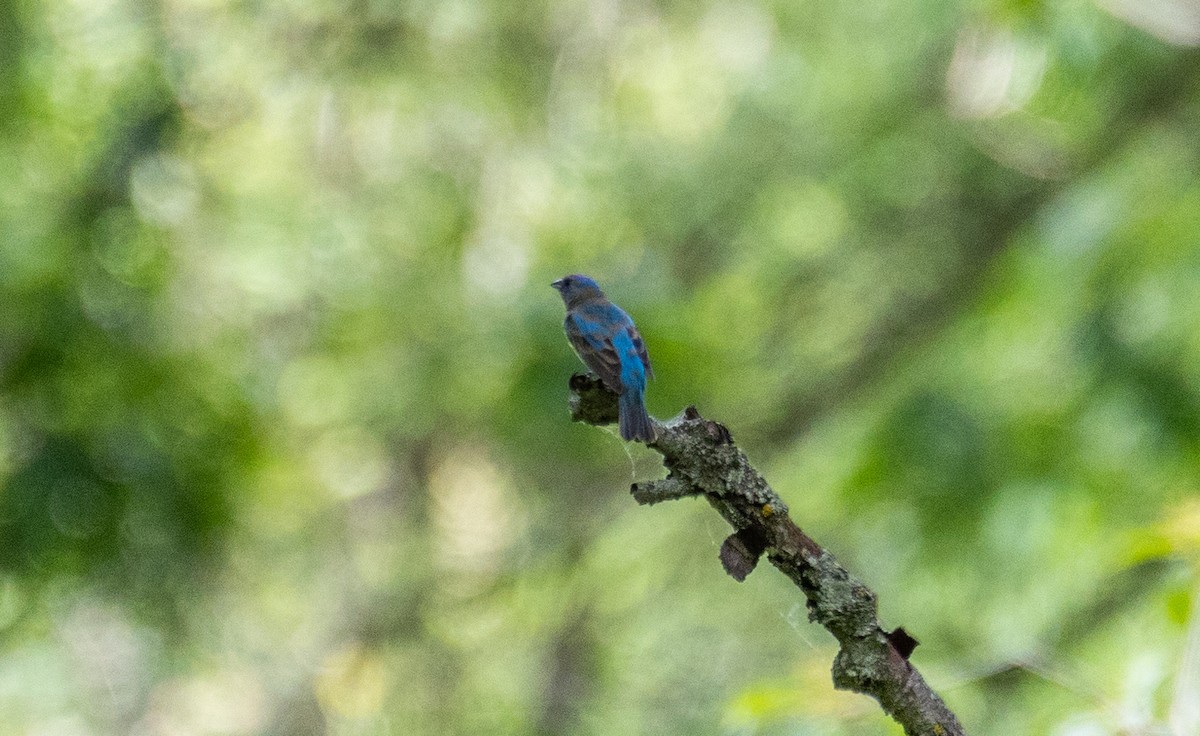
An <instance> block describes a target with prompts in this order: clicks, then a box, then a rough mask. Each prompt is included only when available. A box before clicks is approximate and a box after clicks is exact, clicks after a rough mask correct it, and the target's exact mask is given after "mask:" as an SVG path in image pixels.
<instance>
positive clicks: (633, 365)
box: [550, 274, 656, 442]
mask: <svg viewBox="0 0 1200 736" xmlns="http://www.w3.org/2000/svg"><path fill="white" fill-rule="evenodd" d="M550 285H551V286H553V287H554V288H555V289H558V292H559V293H560V294H562V298H563V302H564V303H565V304H566V305H567V319H566V321H565V322H564V323H563V328H564V329H566V331H567V340H568V341H570V343H571V347H573V348H575V353H576V354H578V355H579V359H580V360H582V361H583V364H584V365H586V366H587V367H588V368H590V369H591V370H592V371H594V372H595V373H596V375H598V376H600V380H601V381H603V382H604V385H605V386H607V387H608V388H609V389H610V390H612V391H613V392H614V393H616V394H617V395H618V397H619V398H618V399H617V408H618V411H619V427H620V432H621V439H625V440H638V441H640V442H653V441H654V438H655V436H656V433H655V429H654V422H653V421H652V420H651V419H650V415H649V414H647V413H646V398H645V397H646V378H654V371H653V370H652V369H651V368H650V356H648V355H647V354H646V344H645V343H644V342H642V336H641V335H639V334H638V331H637V328H636V327H634V326H633V320H632V319H630V318H629V315H628V314H625V311H624V310H622V309H621V308H620V307H618V306H617V305H616V304H613V303H612V302H610V301H609V300H608V298H607V297H605V296H604V292H603V291H600V286H599V285H597V284H596V282H595V281H593V280H592V279H590V278H588V277H587V276H584V275H582V274H572V275H570V276H563V277H562V278H561V279H559V280H558V281H555V282H554V283H553V284H550Z"/></svg>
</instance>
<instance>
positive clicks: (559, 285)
mask: <svg viewBox="0 0 1200 736" xmlns="http://www.w3.org/2000/svg"><path fill="white" fill-rule="evenodd" d="M562 282H563V280H562V279H555V280H554V281H551V282H550V285H551V286H553V287H554V288H555V289H558V290H559V291H562V285H563V284H562Z"/></svg>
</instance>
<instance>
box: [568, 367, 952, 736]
mask: <svg viewBox="0 0 1200 736" xmlns="http://www.w3.org/2000/svg"><path fill="white" fill-rule="evenodd" d="M570 389H571V397H570V407H571V417H572V419H573V420H574V421H577V422H585V423H587V424H593V425H601V424H611V423H612V422H613V421H615V420H616V416H617V397H616V395H615V394H613V393H611V392H609V391H608V390H607V389H605V388H604V386H603V385H602V384H601V382H600V380H599V379H598V378H596V377H595V376H592V375H581V374H576V375H574V376H572V377H571V381H570ZM657 428H658V438H657V439H656V440H655V441H654V442H652V443H650V444H649V447H651V448H652V449H654V450H657V451H658V452H659V453H660V454H662V456H663V464H664V465H665V466H666V468H667V470H668V471H669V474H668V476H667V477H666V478H664V479H663V480H657V481H651V482H649V483H636V484H634V485H633V487H632V488H631V489H630V490H631V492H632V493H633V497H634V499H635V500H637V502H638V503H640V504H652V503H659V502H661V501H669V500H674V499H678V498H684V497H686V496H704V498H705V499H706V500H707V501H708V502H709V503H710V504H712V506H713V508H715V509H716V510H717V512H718V513H720V514H721V516H723V517H725V520H726V521H728V522H729V523H730V524H731V525H732V526H733V528H734V530H735V531H734V533H733V534H732V535H730V536H729V538H728V539H726V540H725V542H724V544H722V545H721V553H720V558H721V564H722V565H723V566H724V568H725V571H726V572H727V573H728V574H729V575H730V576H731V577H733V578H734V579H736V580H739V581H741V580H744V579H745V578H746V576H747V575H749V574H750V572H751V571H752V570H753V569H754V567H755V566H756V565H757V563H758V560H759V558H760V557H761V556H762V555H763V554H764V553H766V555H767V559H768V560H770V561H771V564H772V565H774V566H775V567H777V568H778V569H779V570H780V572H782V573H783V574H784V575H787V576H788V577H789V578H791V580H792V582H794V583H795V584H796V585H797V586H799V587H800V589H801V590H802V591H804V595H805V596H806V597H807V598H808V616H809V619H810V620H812V621H815V622H817V623H819V624H821V625H822V626H824V627H825V628H826V629H828V630H829V632H830V633H831V634H833V636H834V637H835V638H836V639H837V640H838V643H839V644H840V646H841V651H839V652H838V655H837V657H836V658H835V659H834V662H833V685H834V687H836V688H838V689H839V690H850V691H853V692H857V693H862V694H864V695H870V696H871V697H873V698H875V699H876V700H877V701H879V704H880V706H882V707H883V710H884V712H886V713H887V714H888V715H890V716H891V717H892V718H893V719H895V720H896V722H897V723H899V724H900V725H901V726H903V727H904V732H905V733H906V734H909V736H956V735H961V734H964V733H965V732H964V731H963V728H962V726H961V725H960V724H959V722H958V719H957V718H955V716H954V714H953V713H952V712H951V711H950V709H949V708H947V707H946V704H945V703H944V702H942V699H941V698H940V697H938V695H937V694H936V693H935V692H933V690H932V689H931V688H930V687H929V685H928V684H926V682H925V679H924V678H923V677H921V673H919V672H918V671H917V670H916V668H914V667H913V666H912V665H911V664H910V663H909V661H908V656H909V655H910V654H911V653H912V650H913V648H914V647H915V646H916V645H917V641H916V640H915V639H913V638H912V637H911V636H909V635H908V633H907V632H905V631H904V629H896V630H894V631H891V632H888V631H885V630H884V629H883V627H882V626H880V624H879V618H878V614H877V609H876V602H875V593H873V592H872V591H871V590H870V589H869V588H867V586H865V585H863V584H862V583H861V582H859V581H858V580H857V579H855V578H854V576H852V575H851V574H850V573H849V572H848V571H847V570H846V568H844V567H842V566H841V564H839V563H838V561H837V560H836V559H834V557H833V555H832V554H830V553H829V552H828V551H826V550H825V549H823V548H822V547H821V545H819V544H817V543H816V542H815V541H813V540H812V538H810V537H809V536H808V535H807V534H805V533H804V532H803V531H801V530H800V528H799V527H798V526H796V524H795V523H794V522H793V521H792V520H791V518H790V517H789V516H788V513H787V511H788V509H787V505H786V504H784V502H783V501H782V500H781V499H780V498H779V496H778V495H776V494H775V491H773V490H771V487H770V486H769V485H767V482H766V481H765V480H764V479H763V477H762V476H761V475H759V473H758V471H756V470H755V469H754V468H753V467H752V466H751V465H750V461H749V460H747V459H746V455H745V454H744V453H743V452H742V451H741V450H739V449H738V448H737V446H736V445H734V444H733V438H732V436H731V435H730V434H729V430H727V429H726V428H725V427H724V426H722V425H720V424H718V423H717V422H713V421H709V420H707V419H704V418H703V417H701V416H700V413H699V412H698V411H696V408H695V407H688V408H687V409H686V410H684V412H683V413H682V414H681V415H679V416H678V417H676V418H675V419H672V420H671V421H669V422H667V423H665V424H663V423H657Z"/></svg>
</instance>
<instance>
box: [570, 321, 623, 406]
mask: <svg viewBox="0 0 1200 736" xmlns="http://www.w3.org/2000/svg"><path fill="white" fill-rule="evenodd" d="M563 327H564V328H565V329H566V332H567V340H568V341H570V343H571V347H573V348H575V352H576V353H577V354H578V355H579V357H580V359H581V360H583V363H584V365H586V366H587V367H588V368H590V369H592V370H593V371H595V372H596V374H597V375H598V376H600V380H602V381H604V385H606V386H608V387H609V388H610V389H612V390H613V391H620V390H621V357H620V356H619V355H617V351H616V348H614V347H613V344H612V328H611V327H610V326H606V325H605V324H604V323H602V322H600V321H598V320H595V319H591V318H589V316H588V315H585V314H577V313H576V314H568V315H567V319H566V322H564V323H563Z"/></svg>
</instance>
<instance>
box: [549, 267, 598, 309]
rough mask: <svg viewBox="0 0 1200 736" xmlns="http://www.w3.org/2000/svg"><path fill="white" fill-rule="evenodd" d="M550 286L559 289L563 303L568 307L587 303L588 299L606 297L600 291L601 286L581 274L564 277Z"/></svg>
mask: <svg viewBox="0 0 1200 736" xmlns="http://www.w3.org/2000/svg"><path fill="white" fill-rule="evenodd" d="M550 285H551V286H553V287H554V288H555V289H558V293H559V294H562V298H563V302H564V303H566V305H567V306H568V307H570V306H572V305H574V304H579V303H581V302H585V301H587V300H588V299H596V298H603V297H604V292H602V291H600V285H599V284H597V283H596V282H595V281H593V280H592V279H591V278H590V277H588V276H584V275H583V274H579V273H573V274H571V275H570V276H563V277H562V278H561V279H559V280H558V281H555V282H554V283H552V284H550Z"/></svg>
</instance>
